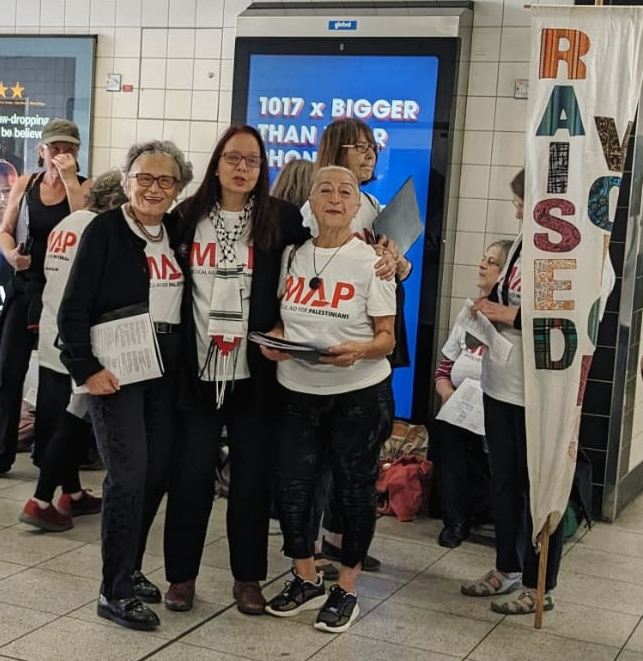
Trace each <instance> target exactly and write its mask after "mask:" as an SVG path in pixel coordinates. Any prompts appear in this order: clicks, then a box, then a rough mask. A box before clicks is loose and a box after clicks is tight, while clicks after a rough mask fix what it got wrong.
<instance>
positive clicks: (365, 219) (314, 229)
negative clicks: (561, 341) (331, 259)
mask: <svg viewBox="0 0 643 661" xmlns="http://www.w3.org/2000/svg"><path fill="white" fill-rule="evenodd" d="M380 211H382V205H381V204H380V203H379V202H378V201H377V199H376V198H374V197H373V196H372V195H367V194H366V193H364V192H363V191H360V207H359V210H358V211H357V214H356V215H355V218H353V220H351V230H353V234H355V236H357V237H358V238H360V239H362V241H365V242H366V243H371V244H372V243H375V234H374V232H373V221H374V220H375V219H376V218H377V216H378V215H379V213H380ZM301 215H302V216H303V218H304V220H303V225H304V227H308V228H309V229H310V233H311V234H312V235H313V236H317V235H318V234H319V226H318V225H317V219H316V218H315V216H313V212H312V211H311V209H310V202H306V204H304V206H303V207H302V208H301Z"/></svg>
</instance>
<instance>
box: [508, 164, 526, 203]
mask: <svg viewBox="0 0 643 661" xmlns="http://www.w3.org/2000/svg"><path fill="white" fill-rule="evenodd" d="M509 185H510V186H511V191H512V193H513V194H514V195H515V196H516V197H519V198H520V199H521V200H522V201H523V202H524V201H525V168H523V169H522V170H521V171H520V172H519V173H518V174H517V175H516V176H515V177H514V178H513V179H512V180H511V184H509Z"/></svg>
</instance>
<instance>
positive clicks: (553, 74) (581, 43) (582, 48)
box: [538, 28, 590, 80]
mask: <svg viewBox="0 0 643 661" xmlns="http://www.w3.org/2000/svg"><path fill="white" fill-rule="evenodd" d="M563 39H564V40H565V41H566V42H567V44H568V45H567V48H564V49H562V48H561V41H562V40H563ZM589 46H590V41H589V37H588V36H587V35H586V34H585V33H584V32H580V30H568V29H556V28H546V29H544V30H543V31H542V36H541V39H540V69H539V72H538V75H539V77H540V78H558V63H559V62H560V61H561V60H562V61H564V62H566V63H567V78H569V79H571V80H578V79H579V78H585V77H586V76H587V67H586V66H585V63H584V62H583V61H582V60H581V57H583V55H586V54H587V52H588V51H589Z"/></svg>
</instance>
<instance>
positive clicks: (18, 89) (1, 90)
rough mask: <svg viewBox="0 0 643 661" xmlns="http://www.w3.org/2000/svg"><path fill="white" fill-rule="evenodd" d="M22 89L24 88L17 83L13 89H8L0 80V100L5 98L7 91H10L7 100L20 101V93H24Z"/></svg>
mask: <svg viewBox="0 0 643 661" xmlns="http://www.w3.org/2000/svg"><path fill="white" fill-rule="evenodd" d="M24 89H25V88H24V87H23V86H22V85H21V84H20V83H19V82H16V84H15V85H14V86H13V87H9V86H7V85H5V84H4V82H3V81H1V80H0V99H6V98H7V90H11V96H10V97H8V98H10V99H22V93H23V92H24Z"/></svg>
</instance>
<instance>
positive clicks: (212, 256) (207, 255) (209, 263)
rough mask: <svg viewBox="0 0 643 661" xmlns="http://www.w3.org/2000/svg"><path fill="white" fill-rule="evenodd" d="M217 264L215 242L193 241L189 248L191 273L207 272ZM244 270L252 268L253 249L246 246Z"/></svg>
mask: <svg viewBox="0 0 643 661" xmlns="http://www.w3.org/2000/svg"><path fill="white" fill-rule="evenodd" d="M216 266H217V244H216V243H215V242H214V241H211V242H208V243H200V242H199V241H194V242H193V243H192V249H191V250H190V268H191V269H192V272H193V273H207V272H208V270H209V269H214V268H216ZM243 266H244V271H252V270H253V268H254V249H253V246H251V245H249V246H248V251H247V259H245V260H244V261H243Z"/></svg>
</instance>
